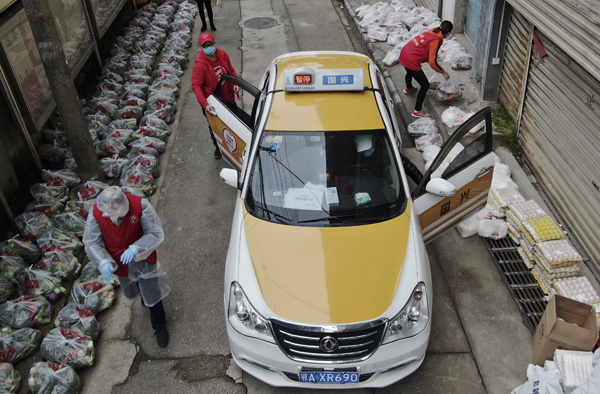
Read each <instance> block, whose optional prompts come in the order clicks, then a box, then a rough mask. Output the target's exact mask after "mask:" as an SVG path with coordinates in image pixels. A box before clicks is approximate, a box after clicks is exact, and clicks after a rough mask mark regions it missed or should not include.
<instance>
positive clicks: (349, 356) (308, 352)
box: [271, 321, 386, 363]
mask: <svg viewBox="0 0 600 394" xmlns="http://www.w3.org/2000/svg"><path fill="white" fill-rule="evenodd" d="M271 325H272V327H273V331H274V333H275V338H276V339H277V343H278V344H279V347H280V348H281V349H282V350H283V351H284V352H285V354H286V355H287V356H288V357H290V358H291V359H293V360H298V361H307V362H325V363H327V362H331V363H334V362H354V361H359V360H364V359H366V358H368V357H369V356H371V355H372V354H373V352H375V350H376V349H377V348H378V347H379V344H380V343H381V338H382V337H383V333H384V332H385V327H386V325H385V323H384V322H380V323H379V324H377V325H374V326H369V327H366V328H359V329H355V330H347V331H346V330H344V331H341V332H334V333H326V332H320V331H319V332H317V331H315V330H312V329H308V328H304V327H299V326H292V325H289V324H285V325H283V324H280V323H278V322H275V321H272V322H271Z"/></svg>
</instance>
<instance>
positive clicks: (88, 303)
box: [69, 281, 115, 314]
mask: <svg viewBox="0 0 600 394" xmlns="http://www.w3.org/2000/svg"><path fill="white" fill-rule="evenodd" d="M114 300H115V290H114V288H113V287H112V285H110V284H108V283H106V282H104V281H93V282H84V283H76V284H74V285H73V287H72V288H71V294H70V296H69V302H72V303H74V304H79V305H82V306H83V307H85V308H89V309H91V310H92V311H93V312H94V313H96V314H97V313H98V312H101V311H103V310H105V309H106V308H109V307H110V306H111V305H112V303H113V302H114Z"/></svg>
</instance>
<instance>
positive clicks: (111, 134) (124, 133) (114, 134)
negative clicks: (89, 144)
mask: <svg viewBox="0 0 600 394" xmlns="http://www.w3.org/2000/svg"><path fill="white" fill-rule="evenodd" d="M131 133H133V130H130V129H110V128H109V129H108V130H106V132H105V133H104V134H102V135H101V136H100V137H101V138H104V139H105V138H123V143H124V144H125V145H127V144H129V143H130V142H131V141H132V139H133V137H132V136H131Z"/></svg>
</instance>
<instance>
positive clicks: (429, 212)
mask: <svg viewBox="0 0 600 394" xmlns="http://www.w3.org/2000/svg"><path fill="white" fill-rule="evenodd" d="M482 122H483V123H482ZM482 124H483V129H482V130H478V128H480V127H481V125H482ZM475 130H478V131H476V132H475ZM494 164H495V159H494V153H493V151H492V113H491V110H490V108H489V107H487V108H484V109H482V110H481V111H479V112H477V113H476V114H475V115H473V116H472V117H470V118H469V119H467V120H466V121H465V123H463V124H462V125H461V126H460V127H459V128H458V129H457V130H456V131H455V132H454V134H452V136H451V137H450V138H449V140H448V141H447V142H446V143H445V144H444V145H443V146H442V149H441V150H440V152H439V153H438V155H437V157H436V158H435V159H434V160H433V162H432V163H431V166H430V167H429V169H428V170H427V172H426V173H425V175H424V177H423V180H422V181H421V183H419V185H418V186H417V188H416V189H415V190H414V191H413V195H412V197H413V201H414V205H415V211H416V213H417V214H418V215H419V221H420V223H421V229H422V231H423V238H424V240H425V242H428V241H431V240H432V239H433V238H434V237H436V236H438V235H440V234H442V233H443V232H444V231H445V230H447V229H448V228H450V227H453V226H454V225H456V224H458V223H459V222H460V221H461V220H462V219H464V218H465V217H466V216H467V215H469V214H471V213H473V212H475V211H476V210H477V209H478V208H480V207H483V206H484V205H485V203H486V202H487V197H488V192H489V190H490V186H491V184H492V175H493V169H494ZM435 178H442V179H445V180H446V181H449V182H450V183H452V184H453V185H454V187H455V188H456V192H455V193H454V194H453V195H452V196H448V197H442V196H439V195H435V194H432V193H429V192H427V190H426V189H427V184H428V183H429V182H430V181H431V180H432V179H435Z"/></svg>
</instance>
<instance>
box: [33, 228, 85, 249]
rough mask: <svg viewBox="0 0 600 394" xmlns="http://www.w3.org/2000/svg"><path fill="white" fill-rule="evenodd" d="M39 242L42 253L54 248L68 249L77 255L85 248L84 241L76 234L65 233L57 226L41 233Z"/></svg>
mask: <svg viewBox="0 0 600 394" xmlns="http://www.w3.org/2000/svg"><path fill="white" fill-rule="evenodd" d="M37 244H38V246H39V247H40V249H41V251H42V253H46V252H50V251H52V250H66V251H69V252H71V253H73V254H74V255H77V254H79V253H81V251H82V250H83V242H81V240H80V239H79V238H78V237H77V236H76V235H75V234H65V233H63V232H61V231H59V230H58V229H56V228H53V229H52V230H51V231H48V232H47V233H44V234H42V235H40V236H39V237H38V239H37Z"/></svg>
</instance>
